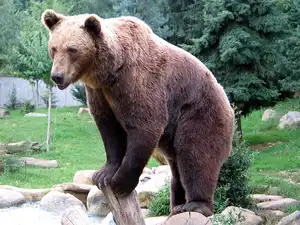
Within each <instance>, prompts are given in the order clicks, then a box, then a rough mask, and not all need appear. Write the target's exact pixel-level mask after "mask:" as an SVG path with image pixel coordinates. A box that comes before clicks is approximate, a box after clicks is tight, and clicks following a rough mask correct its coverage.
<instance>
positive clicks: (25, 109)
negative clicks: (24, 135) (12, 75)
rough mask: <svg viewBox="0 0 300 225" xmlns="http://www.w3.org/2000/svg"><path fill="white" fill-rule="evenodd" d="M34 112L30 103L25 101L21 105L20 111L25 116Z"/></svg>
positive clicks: (33, 107) (33, 106)
mask: <svg viewBox="0 0 300 225" xmlns="http://www.w3.org/2000/svg"><path fill="white" fill-rule="evenodd" d="M34 111H35V105H33V104H31V102H30V101H25V102H24V103H23V107H22V109H21V113H22V114H27V113H30V112H34Z"/></svg>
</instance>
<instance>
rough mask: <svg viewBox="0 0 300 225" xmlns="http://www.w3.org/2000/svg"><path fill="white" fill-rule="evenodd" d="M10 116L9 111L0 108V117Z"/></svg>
mask: <svg viewBox="0 0 300 225" xmlns="http://www.w3.org/2000/svg"><path fill="white" fill-rule="evenodd" d="M9 116H10V112H9V111H7V110H6V109H3V108H0V119H3V118H8V117H9Z"/></svg>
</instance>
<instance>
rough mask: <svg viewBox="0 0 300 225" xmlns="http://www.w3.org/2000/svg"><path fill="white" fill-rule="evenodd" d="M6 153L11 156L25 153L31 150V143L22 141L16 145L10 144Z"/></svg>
mask: <svg viewBox="0 0 300 225" xmlns="http://www.w3.org/2000/svg"><path fill="white" fill-rule="evenodd" d="M5 148H6V152H7V153H9V154H13V153H20V152H25V151H28V150H29V149H30V143H29V142H28V141H20V142H15V143H8V144H7V145H6V146H5Z"/></svg>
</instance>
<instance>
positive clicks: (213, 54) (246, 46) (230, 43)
mask: <svg viewBox="0 0 300 225" xmlns="http://www.w3.org/2000/svg"><path fill="white" fill-rule="evenodd" d="M203 21H204V26H203V35H202V36H201V37H195V38H193V39H191V43H184V44H182V46H183V47H184V48H185V49H187V50H188V51H190V52H191V53H193V54H194V55H196V56H197V57H198V58H199V59H202V61H203V62H204V63H205V64H206V65H207V66H208V68H210V69H211V70H212V72H213V73H214V74H215V75H216V77H217V79H218V81H219V82H220V83H221V84H222V85H223V86H224V87H225V91H226V93H227V94H228V96H229V98H230V100H231V102H233V103H234V104H235V106H236V107H238V109H239V110H241V111H242V115H246V114H247V113H249V112H250V111H251V110H253V109H255V108H259V107H261V106H268V105H274V104H275V103H276V101H278V100H279V99H280V89H279V87H278V85H277V82H278V75H279V74H277V73H276V70H275V68H274V65H275V64H276V62H277V60H278V59H279V57H280V55H279V54H278V51H277V49H276V44H277V41H279V40H281V39H282V38H283V34H285V27H286V26H287V15H286V14H284V12H283V10H282V9H281V7H280V6H279V2H276V1H273V0H258V1H250V0H247V1H238V0H234V1H226V0H212V1H207V2H206V3H205V5H204V10H203Z"/></svg>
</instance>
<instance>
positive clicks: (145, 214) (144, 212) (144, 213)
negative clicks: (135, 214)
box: [141, 209, 150, 218]
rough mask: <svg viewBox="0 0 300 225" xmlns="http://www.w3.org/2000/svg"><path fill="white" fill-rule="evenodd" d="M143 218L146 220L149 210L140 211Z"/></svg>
mask: <svg viewBox="0 0 300 225" xmlns="http://www.w3.org/2000/svg"><path fill="white" fill-rule="evenodd" d="M141 211H142V214H143V217H144V218H147V217H148V215H149V212H150V210H149V209H141Z"/></svg>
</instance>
